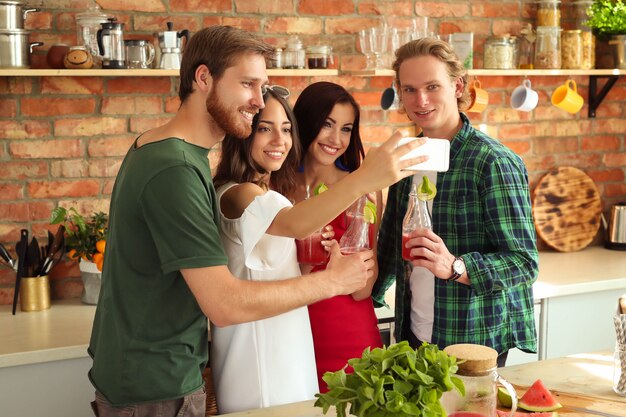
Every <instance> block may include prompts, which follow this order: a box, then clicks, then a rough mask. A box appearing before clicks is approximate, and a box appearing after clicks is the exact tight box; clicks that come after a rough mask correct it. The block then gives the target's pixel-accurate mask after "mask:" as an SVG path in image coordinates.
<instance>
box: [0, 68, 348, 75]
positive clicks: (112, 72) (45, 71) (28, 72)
mask: <svg viewBox="0 0 626 417" xmlns="http://www.w3.org/2000/svg"><path fill="white" fill-rule="evenodd" d="M178 75H179V70H170V69H17V68H14V69H0V77H178ZM267 75H269V76H285V77H307V76H324V75H328V76H333V75H339V70H337V69H268V70H267Z"/></svg>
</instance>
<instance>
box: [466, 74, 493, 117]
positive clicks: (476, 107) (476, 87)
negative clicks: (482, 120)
mask: <svg viewBox="0 0 626 417" xmlns="http://www.w3.org/2000/svg"><path fill="white" fill-rule="evenodd" d="M469 93H470V97H471V101H470V105H469V107H468V109H467V111H468V112H473V113H480V112H482V111H483V110H485V109H486V108H487V104H489V93H487V90H483V89H482V88H481V84H480V81H478V80H474V83H473V84H472V86H471V87H470V89H469Z"/></svg>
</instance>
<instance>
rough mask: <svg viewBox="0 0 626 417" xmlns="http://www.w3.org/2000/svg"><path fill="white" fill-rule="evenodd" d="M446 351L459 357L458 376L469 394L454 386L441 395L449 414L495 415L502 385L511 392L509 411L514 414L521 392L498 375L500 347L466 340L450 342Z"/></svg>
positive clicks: (442, 403)
mask: <svg viewBox="0 0 626 417" xmlns="http://www.w3.org/2000/svg"><path fill="white" fill-rule="evenodd" d="M444 352H446V353H447V354H448V355H450V356H454V357H455V358H456V360H457V364H458V371H457V375H456V376H457V377H458V378H459V379H461V381H463V385H464V386H465V395H461V394H460V393H459V391H458V390H451V391H447V392H444V393H443V395H442V396H441V405H442V406H443V407H444V408H445V410H446V413H447V414H448V415H453V414H454V413H457V412H460V413H459V414H463V415H464V416H485V417H491V416H495V415H496V405H497V392H498V388H497V386H498V385H502V386H503V387H504V388H505V389H506V390H507V392H508V393H509V395H510V396H511V411H510V413H509V415H514V413H515V410H516V408H517V393H516V392H515V389H514V388H513V387H512V386H511V384H509V383H508V382H507V381H506V380H505V379H504V378H502V377H501V376H500V375H498V372H497V359H498V352H497V351H496V350H494V349H492V348H490V347H487V346H481V345H474V344H469V343H466V344H458V345H450V346H447V347H446V348H445V349H444Z"/></svg>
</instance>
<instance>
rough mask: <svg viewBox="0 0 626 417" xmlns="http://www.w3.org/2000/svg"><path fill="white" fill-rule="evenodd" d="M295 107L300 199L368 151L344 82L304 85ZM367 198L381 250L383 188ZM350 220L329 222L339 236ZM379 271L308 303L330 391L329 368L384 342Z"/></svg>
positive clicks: (350, 167) (323, 388)
mask: <svg viewBox="0 0 626 417" xmlns="http://www.w3.org/2000/svg"><path fill="white" fill-rule="evenodd" d="M293 110H294V113H295V115H296V120H297V122H298V131H299V134H300V139H301V142H302V149H303V157H302V167H301V168H302V169H301V172H299V173H298V174H297V178H296V184H297V186H296V190H295V192H294V194H293V195H292V196H290V197H291V198H292V200H293V201H295V202H296V203H297V202H299V201H302V200H304V199H305V198H306V197H307V192H308V190H314V189H317V188H318V187H319V185H320V184H324V185H325V186H327V187H332V186H333V184H335V183H336V182H337V181H339V180H340V179H341V178H343V177H345V176H346V175H348V173H349V172H351V171H354V170H356V169H357V168H358V167H359V166H360V164H361V161H362V159H363V158H364V156H365V152H364V150H363V144H362V142H361V136H360V134H359V120H360V111H359V106H358V104H357V103H356V101H355V100H354V98H353V97H352V96H351V95H350V93H348V91H346V89H345V88H343V87H341V86H340V85H337V84H334V83H330V82H318V83H314V84H311V85H310V86H308V87H307V88H305V89H304V91H302V93H301V94H300V96H299V97H298V100H297V101H296V104H295V106H294V109H293ZM368 199H369V200H370V201H372V202H373V203H374V204H375V205H376V210H375V212H376V216H374V217H375V219H374V223H372V224H370V233H369V238H370V242H369V243H370V247H371V248H373V249H374V250H376V235H377V232H378V220H379V219H380V218H381V212H382V194H381V193H380V192H377V193H374V194H373V195H369V196H368ZM348 221H349V216H347V215H346V213H345V212H344V213H342V214H340V215H339V216H338V217H337V218H335V219H334V220H333V221H332V222H331V223H330V224H331V225H332V226H333V229H334V232H335V239H337V240H338V241H339V240H340V239H341V236H342V235H343V233H344V232H345V231H346V229H347V227H348ZM374 259H376V257H374ZM303 268H306V267H305V266H303ZM324 268H325V265H322V266H317V267H315V268H314V270H319V269H324ZM377 272H378V268H377V267H376V268H374V275H373V276H372V278H371V279H370V280H369V282H368V283H367V285H366V286H365V287H364V288H363V289H361V290H359V291H357V292H355V293H353V294H351V295H344V296H337V297H333V298H330V299H327V300H324V301H320V302H318V303H316V304H312V305H310V306H309V317H310V320H311V330H312V333H313V344H314V348H315V360H316V364H317V374H318V379H319V384H320V390H321V392H326V391H327V387H326V383H325V382H324V381H323V380H322V377H323V375H324V373H325V372H329V371H330V372H333V371H337V370H339V369H341V368H343V367H344V366H346V365H347V360H348V359H350V358H355V357H360V356H361V354H362V352H363V350H364V349H365V348H367V347H370V348H374V347H380V346H382V341H381V337H380V333H379V330H378V325H377V322H378V321H377V318H376V314H375V313H374V306H373V304H372V299H371V297H370V295H371V291H372V287H373V286H374V282H375V281H376V277H377ZM347 371H348V372H349V371H351V369H347Z"/></svg>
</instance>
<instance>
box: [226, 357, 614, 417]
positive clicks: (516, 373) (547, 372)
mask: <svg viewBox="0 0 626 417" xmlns="http://www.w3.org/2000/svg"><path fill="white" fill-rule="evenodd" d="M498 371H499V373H500V375H502V376H503V377H504V378H505V379H506V380H507V381H509V382H511V383H512V384H514V385H517V386H524V387H527V386H529V385H531V384H532V383H533V382H534V381H535V380H536V379H538V378H541V380H542V381H543V382H544V383H545V385H546V387H548V389H550V390H552V391H553V392H554V393H555V394H557V398H558V400H559V401H560V402H561V403H562V404H563V406H564V408H563V409H562V410H559V416H561V417H582V416H591V415H592V414H589V413H586V412H582V411H574V410H572V409H571V408H569V407H568V406H572V405H573V406H578V407H583V408H586V409H588V410H590V411H591V410H593V411H596V412H600V413H603V412H604V413H611V414H607V415H609V416H610V415H614V416H625V417H626V397H620V396H618V395H617V394H615V393H614V392H613V390H612V378H613V355H612V354H610V353H607V352H602V353H597V354H585V355H573V356H568V357H566V358H557V359H549V360H545V361H541V362H534V363H530V364H524V365H517V366H511V367H507V368H501V369H499V370H498ZM579 394H580V395H579ZM314 402H315V401H314V400H312V401H304V402H299V403H294V404H287V405H282V406H277V407H268V408H263V409H258V410H250V411H244V412H240V413H232V414H224V416H229V417H244V416H248V417H324V414H322V409H321V408H317V407H314V406H313V403H314ZM326 417H336V413H335V409H334V408H331V409H330V410H329V411H328V414H326Z"/></svg>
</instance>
